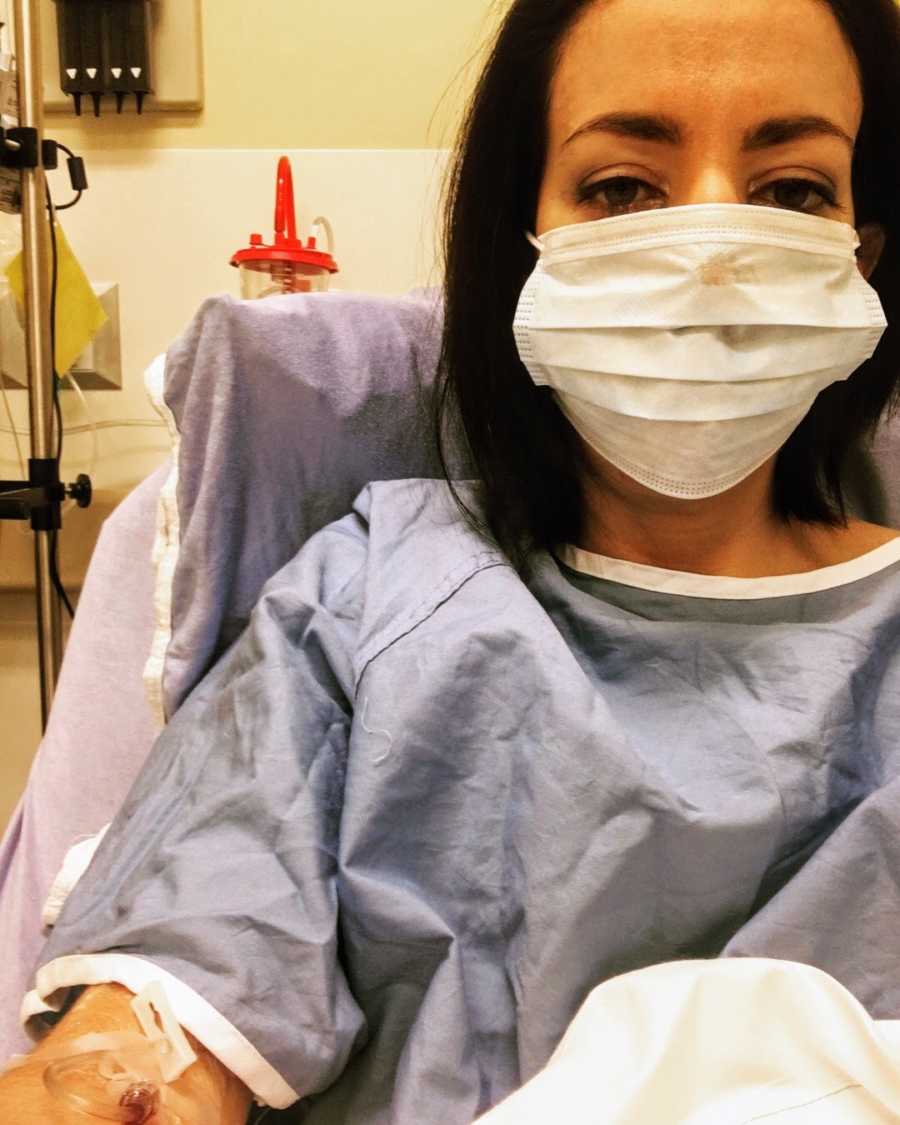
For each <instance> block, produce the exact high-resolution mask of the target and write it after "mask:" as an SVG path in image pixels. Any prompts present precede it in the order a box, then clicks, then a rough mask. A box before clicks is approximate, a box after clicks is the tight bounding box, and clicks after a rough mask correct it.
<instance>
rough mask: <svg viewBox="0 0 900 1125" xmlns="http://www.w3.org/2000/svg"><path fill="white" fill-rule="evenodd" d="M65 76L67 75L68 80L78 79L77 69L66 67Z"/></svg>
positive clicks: (75, 67)
mask: <svg viewBox="0 0 900 1125" xmlns="http://www.w3.org/2000/svg"><path fill="white" fill-rule="evenodd" d="M66 74H68V76H69V77H70V78H77V77H78V67H77V66H70V67H68V68H67V70H66Z"/></svg>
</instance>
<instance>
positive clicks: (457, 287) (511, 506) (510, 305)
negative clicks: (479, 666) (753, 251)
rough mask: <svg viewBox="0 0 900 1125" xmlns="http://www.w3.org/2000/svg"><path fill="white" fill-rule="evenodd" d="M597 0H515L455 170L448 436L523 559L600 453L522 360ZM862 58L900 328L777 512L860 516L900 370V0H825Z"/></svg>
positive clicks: (489, 514)
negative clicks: (566, 86) (859, 487)
mask: <svg viewBox="0 0 900 1125" xmlns="http://www.w3.org/2000/svg"><path fill="white" fill-rule="evenodd" d="M594 2H595V0H515V2H514V3H513V4H512V7H511V8H510V10H509V13H508V15H507V16H506V19H505V21H504V23H503V25H502V27H501V28H500V31H499V33H498V35H497V37H496V40H495V42H494V45H493V49H492V51H491V53H490V57H489V59H488V62H487V64H486V66H485V68H484V70H483V72H482V74H481V78H480V80H479V82H478V84H477V87H476V90H475V93H474V95H473V97H472V100H471V103H470V105H469V108H468V112H467V115H466V118H465V121H464V125H463V128H462V131H461V134H460V138H459V141H458V144H457V147H456V151H455V156H454V159H453V162H452V164H451V171H450V179H449V182H448V189H449V190H448V200H447V210H446V216H445V226H444V255H445V267H446V272H445V281H444V332H443V341H442V348H441V362H440V370H439V373H438V383H437V394H436V396H435V416H434V423H435V435H436V438H437V442H438V449H439V451H440V456H441V463H442V466H443V468H444V472H445V475H446V476H447V478H448V480H450V473H449V471H448V469H447V465H448V456H447V450H448V444H447V443H448V441H449V434H450V433H451V432H452V434H453V440H454V441H460V442H461V443H462V445H463V446H464V447H465V448H466V450H467V453H468V455H469V457H470V459H471V463H472V465H473V467H474V469H475V473H476V475H477V477H478V479H479V481H480V484H479V486H478V493H477V495H478V505H477V507H478V509H479V510H478V511H475V510H473V509H472V508H470V507H468V506H467V505H466V504H465V502H464V501H463V500H462V499H461V497H460V496H459V495H458V493H457V492H456V490H455V489H453V484H452V481H451V483H450V486H451V489H453V491H454V495H455V497H456V501H457V503H458V505H459V506H460V508H461V510H462V511H463V514H464V515H465V517H466V519H467V520H468V522H469V523H470V524H472V526H474V527H475V528H476V529H477V530H478V531H479V532H480V533H482V534H485V535H488V536H490V537H491V538H492V539H493V540H495V541H496V542H497V544H498V545H499V546H500V548H501V549H502V550H503V551H504V552H505V553H506V554H507V556H508V557H509V558H510V559H511V561H512V562H513V563H514V565H515V566H516V567H517V568H518V569H519V570H520V571H525V570H527V565H528V558H529V556H530V555H531V554H532V553H533V552H534V551H535V550H538V549H541V548H549V547H552V546H554V545H555V544H557V543H561V542H577V540H578V537H579V534H580V531H581V528H582V521H583V518H584V502H583V500H584V494H583V483H582V482H583V479H584V474H585V472H586V462H585V458H584V454H583V453H582V447H581V444H580V442H579V441H578V439H577V438H576V435H575V432H574V430H573V429H572V427H571V426H570V425H569V423H568V422H567V421H566V419H565V418H564V416H563V414H562V412H561V411H560V409H559V408H558V406H557V405H556V402H555V400H554V399H553V397H552V392H551V391H550V390H549V389H548V388H544V387H542V388H538V387H536V386H535V385H534V383H533V382H532V380H531V377H530V376H529V374H528V372H527V370H526V369H525V367H524V366H523V364H522V362H521V360H520V359H519V356H518V352H517V350H516V345H515V341H514V339H513V333H512V324H513V318H514V315H515V310H516V306H517V304H518V299H519V296H520V293H521V290H522V287H523V285H524V284H525V281H526V279H527V277H528V275H529V274H530V273H531V271H532V269H533V268H534V260H535V258H534V251H533V249H532V247H531V246H530V245H529V244H528V242H527V241H526V239H525V237H524V232H525V231H526V230H529V229H531V228H532V227H533V225H534V221H535V214H536V211H537V201H538V192H539V189H540V184H541V180H542V178H543V171H544V163H545V160H546V149H547V128H548V124H547V123H548V113H549V99H550V87H551V82H552V78H553V73H554V70H555V67H556V62H557V58H558V55H559V51H560V48H561V45H562V43H563V40H564V38H565V36H566V33H567V32H568V31H569V29H570V28H571V27H572V26H573V25H574V23H575V22H576V20H577V19H578V17H579V16H580V15H581V13H582V12H583V11H584V10H585V9H587V8H588V7H589V5H590V4H592V3H594ZM822 2H823V3H827V4H828V6H829V7H830V8H831V10H832V11H833V12H834V15H835V17H836V19H837V20H838V22H839V24H840V26H841V28H842V29H843V32H844V35H845V37H846V39H847V41H848V43H849V44H850V46H851V48H852V50H853V51H854V53H855V55H856V58H857V60H858V64H859V69H860V73H861V76H862V86H863V98H864V112H863V118H862V124H861V127H860V133H859V136H858V138H857V144H856V151H855V154H854V161H853V197H854V204H855V211H856V222H857V226H861V225H862V224H863V223H866V222H870V221H878V222H880V223H881V224H882V225H883V226H884V228H885V230H886V233H887V244H886V247H885V249H884V252H883V254H882V257H881V260H880V262H879V264H878V267H877V268H876V270H875V271H874V273H873V275H872V277H871V278H870V279H869V281H870V284H871V285H872V286H873V287H874V288H875V289H876V290H877V292H878V294H879V296H880V298H881V302H882V305H883V306H884V310H885V313H886V315H887V318H888V321H889V324H890V327H889V328H888V329H887V331H886V332H885V335H884V337H883V338H882V340H881V343H880V344H879V346H878V349H877V351H876V352H875V354H874V355H873V356H872V358H871V359H869V360H868V361H867V362H866V363H865V364H864V365H863V366H862V367H861V368H860V369H859V370H858V371H856V372H855V373H854V375H853V376H852V377H851V378H850V379H849V380H846V381H844V382H840V383H836V384H834V385H833V386H831V387H829V388H828V389H827V390H825V391H823V392H822V393H821V394H820V395H819V397H818V399H817V400H816V402H815V404H814V405H813V407H812V409H811V410H810V412H809V414H808V415H807V416H806V418H805V419H804V421H803V422H802V423H801V424H800V426H799V427H798V429H797V430H796V431H795V432H794V434H793V435H792V436H791V438H790V440H789V441H788V442H787V444H786V445H785V446H784V447H783V449H782V450H781V451H780V453H779V455H778V459H777V464H776V472H775V504H776V510H777V512H778V513H779V515H781V516H782V517H783V518H784V519H788V518H794V519H799V520H803V521H807V522H819V523H823V524H828V525H832V526H838V525H839V524H841V523H845V522H846V518H847V514H846V501H845V492H844V474H845V471H846V466H847V464H848V462H849V460H850V458H851V456H852V455H853V454H854V452H855V451H857V450H858V449H859V447H860V446H861V444H862V443H863V442H864V441H865V440H866V439H867V438H869V437H871V435H872V433H873V431H874V430H875V429H876V427H877V425H878V423H879V421H880V420H881V418H882V417H883V416H884V414H885V412H886V411H888V410H889V409H891V408H892V406H894V405H896V401H897V398H898V385H900V380H898V373H900V269H898V255H900V215H898V206H900V11H898V6H897V4H896V3H895V0H822Z"/></svg>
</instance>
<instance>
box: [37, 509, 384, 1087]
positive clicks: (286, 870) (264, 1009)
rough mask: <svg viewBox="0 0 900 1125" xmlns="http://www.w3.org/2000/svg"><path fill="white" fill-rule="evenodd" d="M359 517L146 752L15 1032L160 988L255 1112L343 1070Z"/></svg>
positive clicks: (363, 528) (352, 1032) (270, 603)
mask: <svg viewBox="0 0 900 1125" xmlns="http://www.w3.org/2000/svg"><path fill="white" fill-rule="evenodd" d="M365 515H366V493H365V492H364V493H363V494H362V495H361V497H360V498H359V499H358V500H357V504H356V506H355V510H354V512H353V514H351V515H350V516H348V517H346V518H345V519H344V520H341V521H339V522H337V523H335V524H332V525H330V526H329V527H327V528H325V529H324V530H323V531H321V532H319V534H318V535H316V536H314V537H313V538H312V539H311V540H310V541H309V542H308V543H307V544H306V545H305V546H304V548H303V549H302V550H301V552H300V553H299V554H298V555H297V556H296V557H295V558H294V559H293V560H292V562H291V563H289V564H288V565H287V566H286V567H285V568H284V569H283V570H281V571H280V572H279V573H278V574H277V575H276V576H275V577H274V578H272V579H271V580H270V581H269V583H268V584H267V586H266V587H265V589H264V590H263V592H262V595H261V597H260V600H259V602H258V604H257V606H256V608H255V610H254V612H253V615H252V617H251V620H250V623H249V625H248V626H247V628H246V630H245V631H244V633H243V634H242V635H241V636H240V637H239V638H238V639H237V640H236V641H235V642H234V644H233V645H232V647H231V648H230V649H229V650H228V651H227V652H226V653H225V654H224V655H223V656H222V657H221V658H220V660H219V661H218V662H217V663H216V664H215V665H214V666H213V668H212V669H211V670H210V671H209V672H208V674H207V675H206V676H205V678H204V679H203V680H202V681H201V682H200V683H199V685H198V686H197V687H196V688H195V689H194V691H193V692H192V693H191V695H190V696H189V697H188V699H187V700H186V701H185V703H184V704H183V705H182V707H181V708H180V709H179V710H178V712H177V713H176V715H175V716H174V717H173V719H172V721H171V723H170V724H169V726H168V727H167V728H166V730H165V731H164V732H163V734H162V735H161V736H160V738H159V739H158V741H157V742H156V744H155V746H154V748H153V750H152V752H151V754H150V756H149V758H148V760H147V762H146V765H145V767H144V769H143V771H142V772H141V774H140V775H139V777H138V779H137V781H136V782H135V784H134V786H133V788H132V790H131V792H130V793H129V795H128V797H127V798H126V800H125V803H124V805H123V806H122V808H121V809H120V811H119V813H118V815H117V816H116V818H115V820H114V821H113V824H112V826H111V828H110V830H109V832H108V833H107V835H106V837H105V838H104V840H103V842H102V844H101V846H100V848H99V850H98V851H97V853H96V856H95V857H94V860H93V862H92V864H91V866H90V867H89V868H88V870H87V872H86V873H85V875H84V877H83V878H82V879H81V880H80V882H79V883H78V884H77V885H76V887H75V889H74V891H73V892H72V894H71V896H70V897H69V899H68V901H67V902H66V905H65V907H64V909H63V912H62V914H61V916H60V919H59V921H58V923H57V925H56V927H55V929H54V930H53V933H52V936H51V937H50V940H49V941H48V943H47V945H46V946H45V948H44V950H43V952H42V954H41V957H40V959H39V962H38V968H37V971H36V975H35V979H34V987H33V991H31V992H30V993H29V994H28V996H27V997H26V998H25V1002H24V1004H23V1010H22V1016H23V1019H24V1020H25V1021H26V1026H27V1028H28V1030H29V1032H30V1033H32V1034H34V1035H38V1034H40V1032H41V1030H42V1024H46V1022H48V1021H52V1019H53V1013H54V1012H59V1011H60V1010H65V1007H66V1006H67V1004H68V1003H70V1002H71V1000H72V999H74V996H75V995H77V989H78V986H82V985H89V984H96V983H105V982H110V981H115V982H118V983H120V984H123V985H125V986H126V987H128V988H130V989H131V990H132V991H134V992H139V991H140V990H141V989H142V988H143V987H144V986H145V985H146V984H148V983H150V982H151V981H154V980H160V981H162V982H163V985H164V988H165V991H166V993H167V998H168V1000H169V1002H170V1004H171V1006H172V1008H173V1011H174V1013H175V1015H176V1017H177V1018H178V1020H179V1022H180V1023H181V1024H182V1025H183V1026H184V1027H186V1028H187V1029H188V1030H189V1031H190V1032H191V1033H192V1034H194V1035H195V1036H196V1037H197V1038H198V1039H199V1040H200V1041H201V1042H202V1043H203V1044H204V1045H205V1046H206V1047H207V1048H208V1049H209V1050H210V1051H212V1052H213V1053H214V1054H215V1055H216V1056H217V1057H218V1058H219V1059H220V1061H221V1062H223V1063H224V1064H225V1065H226V1066H227V1067H228V1068H229V1069H230V1070H232V1071H233V1072H234V1073H235V1074H237V1075H238V1077H240V1078H241V1079H242V1080H243V1081H244V1082H245V1083H246V1084H247V1085H248V1086H249V1087H250V1089H251V1090H252V1091H253V1092H254V1094H255V1095H256V1096H257V1099H258V1100H259V1101H261V1102H264V1103H265V1104H268V1105H270V1106H274V1107H276V1108H281V1107H284V1106H287V1105H290V1104H291V1103H292V1102H294V1101H296V1100H297V1099H298V1098H299V1097H304V1096H306V1095H307V1094H311V1093H316V1092H319V1091H321V1090H322V1089H324V1088H326V1087H327V1086H329V1085H330V1084H331V1083H332V1082H334V1081H335V1079H336V1078H337V1077H338V1076H339V1074H340V1073H341V1071H342V1070H343V1068H344V1066H345V1064H346V1062H347V1060H348V1058H349V1056H350V1054H351V1052H352V1050H353V1047H354V1044H355V1043H356V1042H357V1041H358V1040H360V1039H361V1038H362V1037H363V1036H364V1035H365V1026H364V1019H363V1016H362V1013H361V1012H360V1009H359V1007H358V1006H357V1004H356V1002H355V1001H354V998H353V996H352V995H351V992H350V989H349V987H348V985H347V982H346V979H345V977H344V975H343V973H342V970H341V968H340V965H339V962H338V956H337V945H338V900H337V890H336V883H337V879H336V875H337V847H338V832H339V823H340V814H341V807H342V800H343V783H344V775H345V767H346V755H347V750H348V744H349V731H350V724H351V718H352V708H353V694H354V680H353V653H354V647H355V644H356V639H357V637H358V634H359V624H360V615H361V609H362V603H363V591H364V587H365V564H366V554H367V547H366V544H367V522H366V518H365ZM110 690H111V691H112V690H115V685H110ZM72 800H78V794H77V793H73V794H72Z"/></svg>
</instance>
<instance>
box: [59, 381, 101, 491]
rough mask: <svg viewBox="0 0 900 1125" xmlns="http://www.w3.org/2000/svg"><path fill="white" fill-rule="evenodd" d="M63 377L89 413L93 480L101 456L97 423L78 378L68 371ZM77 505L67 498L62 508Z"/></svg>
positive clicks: (89, 469) (90, 467)
mask: <svg viewBox="0 0 900 1125" xmlns="http://www.w3.org/2000/svg"><path fill="white" fill-rule="evenodd" d="M63 378H64V379H68V380H69V386H71V388H72V390H73V391H74V392H75V394H76V395H78V398H79V401H80V402H81V408H82V410H83V411H84V412H85V414H86V415H87V419H88V426H89V427H90V431H91V439H92V442H91V460H90V464H89V466H88V471H87V475H88V476H89V477H90V478H91V479H92V480H93V477H94V470H95V469H96V468H97V459H98V457H99V456H100V442H99V439H98V437H97V423H96V422H95V421H94V416H93V414H91V408H90V407H89V406H88V401H87V397H86V396H85V393H84V391H83V390H82V389H81V387H80V386H79V385H78V381H77V380H76V378H75V376H74V375H73V374H72V372H71V371H67V372H66V373H65V375H64V376H63ZM63 433H66V428H65V426H63ZM77 505H78V501H77V500H67V501H66V502H65V504H63V509H62V510H63V512H71V511H72V509H73V508H75V507H77Z"/></svg>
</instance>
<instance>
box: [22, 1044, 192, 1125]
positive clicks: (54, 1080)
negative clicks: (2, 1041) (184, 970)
mask: <svg viewBox="0 0 900 1125" xmlns="http://www.w3.org/2000/svg"><path fill="white" fill-rule="evenodd" d="M87 1039H90V1040H92V1043H91V1045H102V1049H100V1050H85V1051H82V1052H79V1053H76V1054H74V1055H69V1054H68V1052H67V1054H66V1056H65V1057H61V1058H56V1059H53V1060H51V1061H50V1062H49V1064H48V1066H47V1068H46V1069H45V1071H44V1085H45V1086H46V1088H47V1090H48V1091H49V1093H51V1094H52V1095H53V1097H54V1098H56V1100H57V1101H59V1102H62V1103H65V1104H66V1105H68V1106H69V1108H70V1109H74V1110H78V1111H79V1113H81V1114H82V1115H83V1116H84V1117H85V1119H86V1121H87V1120H93V1121H119V1122H122V1123H123V1125H144V1123H145V1122H150V1121H152V1122H153V1125H186V1120H187V1119H186V1117H185V1116H184V1114H188V1113H190V1112H191V1110H192V1109H193V1107H191V1106H190V1105H189V1104H188V1102H187V1100H186V1099H184V1098H183V1097H181V1096H180V1095H178V1094H175V1092H174V1091H173V1090H172V1089H171V1087H169V1086H168V1084H167V1083H166V1082H165V1081H164V1080H163V1077H162V1073H161V1071H160V1067H159V1062H158V1056H157V1054H156V1051H155V1049H154V1048H153V1047H152V1045H151V1044H150V1043H149V1042H148V1041H147V1040H146V1039H145V1038H144V1037H143V1036H140V1035H134V1034H125V1035H94V1036H90V1037H87V1036H86V1037H85V1040H87ZM70 1049H71V1048H70Z"/></svg>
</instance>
